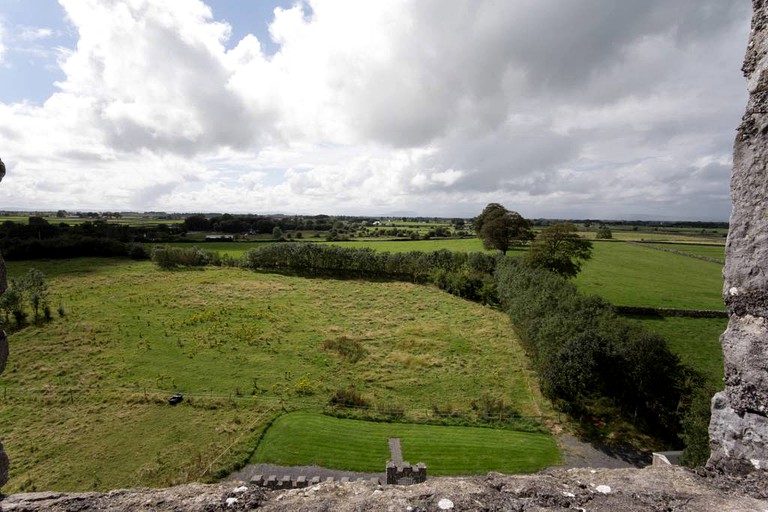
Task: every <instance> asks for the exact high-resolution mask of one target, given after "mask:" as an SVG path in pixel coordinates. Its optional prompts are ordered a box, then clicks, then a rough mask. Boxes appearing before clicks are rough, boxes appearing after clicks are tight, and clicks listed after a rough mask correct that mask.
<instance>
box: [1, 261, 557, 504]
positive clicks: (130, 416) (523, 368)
mask: <svg viewBox="0 0 768 512" xmlns="http://www.w3.org/2000/svg"><path fill="white" fill-rule="evenodd" d="M31 267H35V268H38V269H40V270H42V271H43V272H44V273H45V274H46V275H47V276H48V280H49V282H50V292H51V305H52V309H53V310H54V317H55V318H54V320H53V321H52V322H51V323H49V324H43V325H37V326H35V325H33V326H29V327H26V328H24V329H22V330H20V331H18V332H14V333H12V334H11V336H10V343H11V357H10V362H9V365H8V368H7V370H6V372H5V373H4V374H3V375H2V376H0V388H2V392H3V393H5V394H4V395H3V403H2V405H1V406H0V432H1V433H2V437H3V443H4V444H5V446H6V448H7V449H8V451H9V453H11V454H12V458H13V461H14V462H13V465H12V466H11V474H10V476H11V481H10V483H9V484H8V485H7V487H5V488H4V491H6V492H18V491H21V490H32V489H48V490H88V489H109V488H117V487H127V486H156V485H169V484H175V483H180V482H185V481H189V480H200V479H203V480H205V479H209V478H211V477H212V476H214V475H216V474H219V472H221V471H225V470H226V469H227V468H231V467H232V466H233V465H236V464H240V463H242V462H243V461H244V460H245V459H246V458H247V457H248V454H249V453H250V452H251V451H252V450H253V449H254V448H255V445H256V441H257V439H258V436H259V432H260V430H261V429H262V428H263V427H264V425H266V424H267V423H268V421H269V420H270V419H271V418H272V417H273V415H274V414H275V413H276V411H277V410H280V409H281V408H282V406H283V405H285V406H286V407H288V408H289V409H296V408H302V409H308V410H321V409H322V407H323V406H324V404H326V403H327V402H328V400H329V398H330V397H331V395H332V394H333V393H334V392H335V391H336V390H337V389H339V388H348V387H354V388H355V389H356V390H358V391H359V392H360V393H361V394H363V395H364V396H365V397H366V399H367V400H369V401H370V403H371V404H372V405H373V406H377V407H399V408H402V409H404V410H405V411H406V413H407V412H408V411H409V410H411V409H415V410H431V409H432V408H433V407H439V408H441V409H446V408H454V409H459V410H469V409H470V407H471V402H472V401H473V400H476V399H477V398H478V397H481V396H483V395H488V396H490V397H495V398H498V399H502V400H504V401H505V402H506V403H508V404H510V405H512V406H513V407H514V408H515V409H516V410H518V411H519V412H520V413H521V414H523V415H534V416H535V415H540V414H542V407H545V408H546V403H545V402H543V400H542V399H541V397H540V395H539V394H538V392H537V386H536V381H535V377H534V376H533V374H532V372H531V371H530V369H529V367H528V361H527V358H526V356H525V354H524V352H523V349H522V348H521V346H520V342H519V340H518V338H517V336H516V334H515V333H514V331H513V329H512V327H511V325H510V323H509V320H508V318H507V317H506V316H505V315H504V314H502V313H501V312H499V311H495V310H492V309H490V308H486V307H483V306H481V305H479V304H475V303H472V302H468V301H465V300H462V299H459V298H457V297H453V296H450V295H448V294H446V293H444V292H441V291H440V290H438V289H436V288H434V287H431V286H419V285H414V284H410V283H400V282H366V281H358V280H333V279H320V278H318V279H305V278H298V277H290V276H281V275H269V274H260V273H254V272H249V271H246V270H241V269H234V268H215V267H211V268H205V269H202V270H189V271H171V272H168V271H161V270H158V269H157V268H156V267H155V266H154V265H153V264H152V263H150V262H146V261H145V262H135V261H130V260H119V259H97V258H84V259H77V260H56V261H34V262H9V263H8V268H9V271H10V274H11V276H12V277H13V276H19V275H22V274H23V273H24V272H26V270H27V269H29V268H31ZM59 304H61V305H62V306H63V308H64V310H65V311H66V316H64V317H63V318H59V317H58V315H56V309H57V307H58V305H59ZM338 343H341V344H344V343H348V344H356V345H359V346H360V347H362V357H361V358H359V359H358V360H355V361H351V360H348V359H346V358H345V357H344V356H343V355H341V354H340V353H337V352H336V351H334V350H332V349H328V348H325V347H326V344H330V345H333V344H338ZM175 392H182V393H184V395H185V400H184V402H182V404H180V405H178V406H176V407H171V406H169V405H168V404H167V398H168V397H169V396H170V395H171V394H173V393H175ZM544 414H546V411H544Z"/></svg>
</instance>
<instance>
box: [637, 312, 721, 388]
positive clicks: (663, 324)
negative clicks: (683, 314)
mask: <svg viewBox="0 0 768 512" xmlns="http://www.w3.org/2000/svg"><path fill="white" fill-rule="evenodd" d="M633 321H636V322H639V323H640V324H641V325H642V326H643V327H645V328H646V329H648V330H650V331H653V332H656V333H658V334H660V335H662V336H664V338H666V340H667V341H668V342H669V348H670V349H672V351H673V352H675V353H676V354H678V355H679V356H680V358H681V360H682V361H683V362H684V363H686V364H688V365H689V366H691V367H692V368H694V369H696V370H698V371H700V372H701V373H702V374H703V375H704V376H705V377H706V378H707V380H708V381H709V383H710V384H712V385H713V386H714V387H715V388H716V389H722V387H723V350H722V347H721V346H720V335H721V334H722V333H723V331H725V328H726V326H727V325H728V319H727V318H679V317H663V318H662V317H633Z"/></svg>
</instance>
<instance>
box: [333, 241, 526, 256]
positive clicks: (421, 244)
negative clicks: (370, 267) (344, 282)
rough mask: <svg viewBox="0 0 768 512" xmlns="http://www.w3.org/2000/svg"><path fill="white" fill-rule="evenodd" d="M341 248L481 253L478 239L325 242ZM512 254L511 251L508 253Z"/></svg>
mask: <svg viewBox="0 0 768 512" xmlns="http://www.w3.org/2000/svg"><path fill="white" fill-rule="evenodd" d="M326 243H329V244H336V245H339V246H341V247H350V248H360V247H370V248H371V249H375V250H377V251H380V252H409V251H421V252H432V251H439V250H441V249H445V250H448V251H455V252H483V251H485V249H483V242H482V240H480V239H479V238H450V239H434V240H402V241H400V240H382V241H378V240H351V241H349V242H326ZM509 254H512V251H510V252H509Z"/></svg>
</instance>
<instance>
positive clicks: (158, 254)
mask: <svg viewBox="0 0 768 512" xmlns="http://www.w3.org/2000/svg"><path fill="white" fill-rule="evenodd" d="M152 261H153V262H154V263H155V264H156V265H157V266H158V267H160V268H162V269H166V270H169V269H173V268H177V267H204V266H206V265H221V258H220V256H219V254H218V253H216V252H212V251H206V250H204V249H200V248H199V247H171V246H162V245H156V246H155V247H153V248H152Z"/></svg>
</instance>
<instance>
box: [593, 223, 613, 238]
mask: <svg viewBox="0 0 768 512" xmlns="http://www.w3.org/2000/svg"><path fill="white" fill-rule="evenodd" d="M595 238H598V239H603V240H608V239H611V238H613V233H611V228H609V227H608V226H606V225H605V224H602V225H600V227H599V228H597V233H595Z"/></svg>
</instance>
